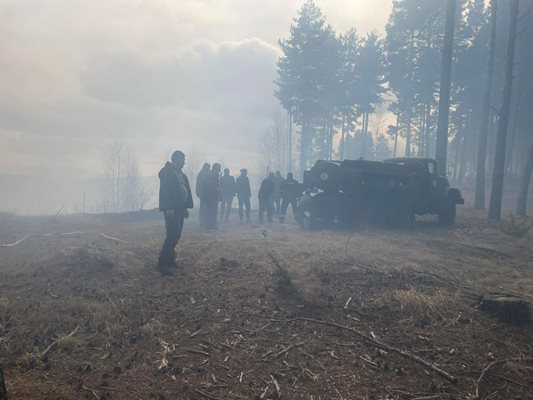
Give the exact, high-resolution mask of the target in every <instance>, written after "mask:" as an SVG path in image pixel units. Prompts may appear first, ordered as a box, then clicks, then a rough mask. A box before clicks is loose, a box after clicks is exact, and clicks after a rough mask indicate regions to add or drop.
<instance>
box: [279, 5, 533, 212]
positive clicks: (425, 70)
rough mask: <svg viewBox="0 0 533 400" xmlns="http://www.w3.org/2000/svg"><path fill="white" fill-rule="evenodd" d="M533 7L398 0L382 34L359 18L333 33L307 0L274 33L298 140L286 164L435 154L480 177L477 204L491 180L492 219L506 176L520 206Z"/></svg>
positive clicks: (526, 170) (283, 98)
mask: <svg viewBox="0 0 533 400" xmlns="http://www.w3.org/2000/svg"><path fill="white" fill-rule="evenodd" d="M532 7H533V4H532V3H531V1H526V0H522V1H518V0H513V1H497V0H492V1H490V3H487V2H485V1H484V0H465V1H456V0H449V1H441V0H427V1H416V0H395V1H394V2H393V6H392V12H391V14H390V16H389V20H388V23H387V25H386V30H385V35H379V34H377V33H376V32H370V33H368V34H366V35H360V34H358V31H357V27H353V28H352V29H350V30H349V31H347V32H344V33H338V32H336V31H335V29H334V28H333V27H332V26H331V25H329V24H328V23H327V20H326V17H325V15H324V14H323V13H322V11H321V10H320V8H319V7H318V6H317V5H315V3H314V2H313V1H312V0H310V1H307V2H306V3H305V4H304V5H303V6H302V7H301V9H300V10H299V12H298V15H297V16H296V18H294V20H293V23H292V25H291V27H290V34H289V36H288V38H286V39H282V40H280V42H279V44H280V46H281V48H282V51H283V55H282V56H281V57H280V58H279V60H278V62H277V68H278V69H277V70H278V76H277V79H276V82H275V83H276V93H275V94H276V97H277V98H278V99H279V102H280V104H281V106H282V107H283V109H284V110H285V111H286V112H287V114H288V118H289V119H290V122H289V125H290V130H291V135H293V133H292V131H293V130H294V135H297V138H298V144H299V146H298V156H299V160H298V162H297V163H293V161H292V160H291V161H290V162H289V165H291V166H292V167H293V168H294V166H296V164H297V166H298V167H299V169H300V170H304V169H306V168H308V167H309V166H310V164H311V163H312V162H313V161H314V160H316V159H323V160H328V159H344V158H360V157H362V158H364V159H369V160H372V159H384V158H387V157H389V156H393V157H396V156H400V155H401V156H406V157H425V158H435V157H436V158H437V160H438V162H439V158H440V160H441V161H444V162H441V164H440V167H441V169H442V171H440V173H441V174H445V175H448V176H449V177H450V178H451V180H452V181H453V182H454V183H456V184H457V185H460V186H470V187H475V188H476V193H475V207H476V208H478V209H484V208H485V207H486V206H488V203H489V202H488V195H487V194H486V192H487V190H488V188H490V187H492V188H493V189H494V190H493V193H492V194H491V197H492V199H493V200H492V204H493V208H494V210H492V211H491V217H492V218H499V217H500V213H501V200H499V201H498V199H499V198H500V199H501V196H502V188H503V181H504V176H505V184H506V185H509V187H510V188H512V189H510V190H515V191H517V190H518V188H519V187H520V188H521V198H520V199H519V201H518V204H517V213H518V214H521V215H524V214H525V212H526V211H525V204H526V196H527V191H528V186H527V185H528V182H529V178H530V174H531V165H532V164H533V158H532V157H533V128H532V126H533V115H532V114H531V112H530V108H531V106H532V105H533V76H532V75H531V73H530V71H531V70H532V69H533V48H532V46H531V43H532V41H533V29H532V28H533V16H532V15H531V9H532ZM446 34H447V35H448V37H447V38H446ZM446 40H447V41H448V42H449V43H448V53H450V54H449V57H448V58H449V62H448V65H447V66H446V60H445V58H446V57H445V55H446V54H445V53H446V51H445V49H446ZM446 73H448V77H447V78H448V79H446ZM443 79H444V81H443ZM445 89H447V92H441V91H442V90H445ZM441 93H443V94H444V95H441ZM446 99H448V100H446ZM439 103H443V104H439ZM387 117H389V118H387ZM439 117H440V118H442V122H440V124H439ZM369 121H374V123H373V124H372V125H373V129H369V125H371V124H370V123H369ZM439 125H440V127H439ZM293 126H294V127H295V129H293ZM439 129H440V130H441V131H442V132H443V134H442V133H441V135H440V136H441V139H442V137H444V139H442V140H441V142H442V143H443V144H444V151H443V152H442V151H441V152H440V154H438V152H437V143H438V141H439V139H438V136H439V134H438V132H439ZM444 169H445V170H444ZM494 191H495V192H496V193H494ZM486 198H487V199H486ZM498 204H500V205H498Z"/></svg>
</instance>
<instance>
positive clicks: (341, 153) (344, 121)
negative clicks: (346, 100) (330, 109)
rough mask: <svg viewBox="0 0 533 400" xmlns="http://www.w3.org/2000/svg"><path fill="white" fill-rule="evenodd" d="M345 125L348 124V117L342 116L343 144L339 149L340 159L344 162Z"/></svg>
mask: <svg viewBox="0 0 533 400" xmlns="http://www.w3.org/2000/svg"><path fill="white" fill-rule="evenodd" d="M345 124H346V115H345V114H342V128H341V143H340V148H339V158H340V159H341V160H344V140H345V137H346V131H345V129H346V128H345Z"/></svg>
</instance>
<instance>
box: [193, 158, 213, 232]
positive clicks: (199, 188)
mask: <svg viewBox="0 0 533 400" xmlns="http://www.w3.org/2000/svg"><path fill="white" fill-rule="evenodd" d="M210 170H211V166H210V165H209V163H205V164H204V165H203V167H202V169H201V170H200V172H199V173H198V176H197V177H196V196H198V198H199V199H200V210H199V213H198V219H199V220H200V226H202V227H204V228H205V227H206V223H205V221H206V218H205V199H204V198H203V197H204V196H203V189H204V187H205V183H206V180H207V177H208V176H209V171H210Z"/></svg>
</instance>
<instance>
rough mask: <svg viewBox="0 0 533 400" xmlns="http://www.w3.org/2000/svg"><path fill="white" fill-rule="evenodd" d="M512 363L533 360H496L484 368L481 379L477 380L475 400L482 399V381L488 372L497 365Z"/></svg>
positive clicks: (530, 360)
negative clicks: (480, 390)
mask: <svg viewBox="0 0 533 400" xmlns="http://www.w3.org/2000/svg"><path fill="white" fill-rule="evenodd" d="M512 361H522V362H533V358H509V359H506V360H495V361H493V362H491V363H489V364H487V366H486V367H485V368H483V371H481V374H480V375H479V378H477V381H476V397H475V399H479V398H480V396H479V387H480V385H481V381H482V380H483V378H484V377H485V375H486V374H487V372H488V371H489V370H490V369H491V368H492V367H494V366H495V365H497V364H505V363H507V362H512Z"/></svg>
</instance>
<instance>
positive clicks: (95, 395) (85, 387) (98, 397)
mask: <svg viewBox="0 0 533 400" xmlns="http://www.w3.org/2000/svg"><path fill="white" fill-rule="evenodd" d="M81 388H82V389H83V390H86V391H88V392H90V393H92V395H93V396H94V398H95V399H96V400H100V396H98V394H97V393H96V392H95V391H94V390H92V389H89V388H88V387H87V386H82V387H81Z"/></svg>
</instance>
